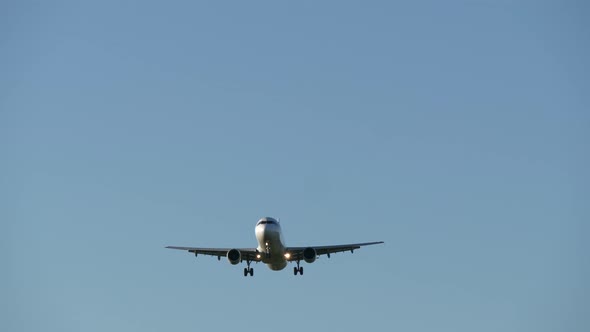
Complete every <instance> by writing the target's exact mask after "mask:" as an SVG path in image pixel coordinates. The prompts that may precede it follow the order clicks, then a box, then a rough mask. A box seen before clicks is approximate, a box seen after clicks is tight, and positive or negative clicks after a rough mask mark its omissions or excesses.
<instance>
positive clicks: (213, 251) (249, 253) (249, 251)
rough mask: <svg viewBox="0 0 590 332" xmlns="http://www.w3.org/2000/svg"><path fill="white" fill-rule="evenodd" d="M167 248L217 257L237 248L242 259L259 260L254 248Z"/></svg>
mask: <svg viewBox="0 0 590 332" xmlns="http://www.w3.org/2000/svg"><path fill="white" fill-rule="evenodd" d="M166 248H168V249H177V250H185V251H188V252H190V253H193V254H195V256H196V255H199V254H200V255H208V256H216V257H217V258H218V259H219V258H221V257H225V255H227V252H228V251H230V250H232V249H237V250H239V251H240V254H241V255H242V260H249V261H252V262H258V261H260V260H261V259H260V257H259V256H260V255H258V254H259V252H258V250H256V248H197V247H176V246H167V247H166Z"/></svg>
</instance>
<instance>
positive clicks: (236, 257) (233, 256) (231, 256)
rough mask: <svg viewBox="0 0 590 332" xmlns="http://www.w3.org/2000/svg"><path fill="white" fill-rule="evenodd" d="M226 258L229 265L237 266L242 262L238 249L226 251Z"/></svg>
mask: <svg viewBox="0 0 590 332" xmlns="http://www.w3.org/2000/svg"><path fill="white" fill-rule="evenodd" d="M226 256H227V260H228V261H229V262H230V264H231V265H236V264H239V263H240V262H241V261H242V253H241V252H240V251H239V250H238V249H230V250H228V252H227V255H226Z"/></svg>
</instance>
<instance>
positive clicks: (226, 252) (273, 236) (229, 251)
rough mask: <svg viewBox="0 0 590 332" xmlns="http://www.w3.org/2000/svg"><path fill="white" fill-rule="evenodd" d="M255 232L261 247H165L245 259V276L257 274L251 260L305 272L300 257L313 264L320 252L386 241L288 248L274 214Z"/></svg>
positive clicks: (231, 259)
mask: <svg viewBox="0 0 590 332" xmlns="http://www.w3.org/2000/svg"><path fill="white" fill-rule="evenodd" d="M254 233H255V234H256V240H257V241H258V248H241V249H236V248H196V247H176V246H167V247H166V248H168V249H178V250H186V251H188V252H190V253H194V254H195V257H196V256H198V255H199V254H202V255H209V256H217V260H221V256H225V257H227V260H228V261H229V262H230V264H232V265H236V264H239V263H241V262H243V261H244V260H245V261H246V264H247V267H245V268H244V277H246V276H248V275H250V276H254V269H253V268H252V267H250V263H252V262H256V263H258V262H262V263H264V264H266V265H267V266H268V267H269V268H270V269H271V270H273V271H280V270H282V269H284V268H285V267H286V266H287V263H288V262H297V266H296V267H293V274H294V275H297V274H299V275H303V266H300V265H299V264H300V262H301V260H303V261H305V262H306V263H308V264H311V263H313V262H315V260H316V258H318V257H319V256H321V255H326V256H328V258H330V254H333V253H337V252H344V251H350V252H351V253H354V250H355V249H359V248H360V247H363V246H369V245H373V244H381V243H384V242H383V241H378V242H365V243H353V244H340V245H332V246H309V247H287V246H286V245H285V240H284V238H283V233H282V231H281V225H280V224H279V222H278V221H277V220H276V219H274V218H271V217H264V218H262V219H260V220H258V222H257V223H256V228H255V232H254Z"/></svg>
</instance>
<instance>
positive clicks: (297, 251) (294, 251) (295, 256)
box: [287, 241, 384, 261]
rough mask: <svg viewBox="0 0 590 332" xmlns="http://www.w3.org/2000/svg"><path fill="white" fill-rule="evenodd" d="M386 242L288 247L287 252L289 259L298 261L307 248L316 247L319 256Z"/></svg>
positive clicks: (301, 258)
mask: <svg viewBox="0 0 590 332" xmlns="http://www.w3.org/2000/svg"><path fill="white" fill-rule="evenodd" d="M381 243H384V242H383V241H377V242H365V243H352V244H339V245H333V246H309V247H288V248H287V252H288V253H290V254H291V257H290V258H289V259H288V260H289V261H297V260H303V251H304V250H305V249H307V248H313V249H315V251H316V253H317V255H318V256H321V255H328V257H330V254H333V253H337V252H343V251H350V252H353V251H354V250H355V249H359V248H360V247H363V246H370V245H373V244H381Z"/></svg>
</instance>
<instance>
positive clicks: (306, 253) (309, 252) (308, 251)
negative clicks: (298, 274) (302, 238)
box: [303, 247, 318, 263]
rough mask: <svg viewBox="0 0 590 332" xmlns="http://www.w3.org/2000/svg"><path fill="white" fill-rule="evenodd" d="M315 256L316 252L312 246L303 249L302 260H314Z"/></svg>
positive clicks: (316, 255)
mask: <svg viewBox="0 0 590 332" xmlns="http://www.w3.org/2000/svg"><path fill="white" fill-rule="evenodd" d="M316 257H318V253H317V252H316V251H315V249H314V248H311V247H308V248H305V249H304V250H303V260H304V261H305V262H306V263H313V262H315V259H316Z"/></svg>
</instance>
